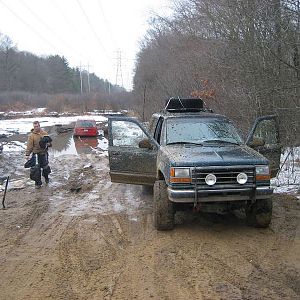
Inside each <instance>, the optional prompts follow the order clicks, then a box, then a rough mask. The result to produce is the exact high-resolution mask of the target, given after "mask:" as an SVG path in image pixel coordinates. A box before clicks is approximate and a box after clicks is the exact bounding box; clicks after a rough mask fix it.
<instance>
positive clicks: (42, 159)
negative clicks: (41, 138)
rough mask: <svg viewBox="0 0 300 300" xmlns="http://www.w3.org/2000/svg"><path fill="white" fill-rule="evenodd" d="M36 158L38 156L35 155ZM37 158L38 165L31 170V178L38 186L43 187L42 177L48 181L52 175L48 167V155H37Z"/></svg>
mask: <svg viewBox="0 0 300 300" xmlns="http://www.w3.org/2000/svg"><path fill="white" fill-rule="evenodd" d="M34 156H36V154H34ZM37 157H38V165H35V166H34V167H31V168H30V178H31V179H32V180H34V181H35V184H36V185H42V178H41V175H43V176H44V177H45V180H46V181H47V180H48V179H49V178H48V175H49V174H50V173H51V169H50V167H49V165H48V153H45V154H37ZM41 169H42V172H41Z"/></svg>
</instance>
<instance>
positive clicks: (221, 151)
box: [108, 98, 281, 230]
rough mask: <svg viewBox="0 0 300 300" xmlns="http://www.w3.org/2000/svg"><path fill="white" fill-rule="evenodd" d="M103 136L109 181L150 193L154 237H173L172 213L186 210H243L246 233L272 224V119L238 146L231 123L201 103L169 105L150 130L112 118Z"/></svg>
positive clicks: (275, 154)
mask: <svg viewBox="0 0 300 300" xmlns="http://www.w3.org/2000/svg"><path fill="white" fill-rule="evenodd" d="M108 132H109V148H108V153H109V164H110V177H111V181H112V182H120V183H130V184H140V185H150V186H154V193H153V194H154V216H155V227H156V228H157V229H158V230H170V229H172V228H173V227H174V216H175V213H176V211H178V210H183V209H184V210H185V209H188V208H191V209H194V210H196V211H204V212H216V213H225V212H228V211H230V210H235V209H241V208H244V209H245V212H246V221H247V223H248V224H249V225H252V226H255V227H267V226H268V225H269V224H270V222H271V217H272V200H271V196H272V193H273V189H272V188H271V187H270V177H271V176H275V175H276V173H277V171H278V168H279V159H280V153H281V149H280V145H279V132H278V123H277V118H276V116H264V117H260V118H258V119H257V120H256V121H255V123H254V125H253V128H252V130H251V131H250V134H249V136H248V138H247V140H246V142H243V140H242V138H241V137H240V135H239V133H238V130H237V129H236V127H235V126H234V124H233V122H232V121H231V120H230V119H228V118H227V117H225V116H223V115H219V114H214V113H212V112H210V111H207V110H205V109H204V108H203V102H202V100H201V99H173V98H172V99H170V100H169V101H168V103H167V105H166V107H165V109H164V110H163V111H161V112H159V113H155V114H154V115H153V116H152V118H151V120H150V122H149V125H148V126H145V124H143V123H141V122H139V121H138V120H136V119H134V118H129V117H110V118H109V124H108Z"/></svg>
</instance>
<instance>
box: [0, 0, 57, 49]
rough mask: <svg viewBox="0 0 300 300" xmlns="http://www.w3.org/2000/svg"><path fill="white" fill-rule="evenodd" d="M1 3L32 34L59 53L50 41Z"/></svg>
mask: <svg viewBox="0 0 300 300" xmlns="http://www.w3.org/2000/svg"><path fill="white" fill-rule="evenodd" d="M0 3H1V4H2V5H3V6H4V7H5V8H6V9H7V10H9V11H10V13H11V14H13V15H14V16H15V17H16V18H17V19H19V21H21V22H22V23H23V24H24V25H26V26H27V27H28V28H29V29H30V30H31V31H32V32H34V33H35V34H36V35H37V36H38V37H39V38H40V39H42V40H43V41H44V42H46V43H47V44H48V45H49V46H51V47H52V48H53V49H54V50H55V51H56V52H58V53H59V50H58V49H57V48H56V46H54V45H53V44H52V43H50V42H49V41H48V40H46V39H45V38H44V37H43V36H42V35H41V34H40V33H39V32H38V31H36V30H35V28H33V27H32V26H31V25H29V24H28V23H27V22H26V21H24V20H23V19H22V18H21V17H20V16H19V15H18V14H16V13H15V12H14V11H13V10H12V9H11V8H10V7H9V6H8V5H7V4H5V3H4V2H3V1H2V0H0Z"/></svg>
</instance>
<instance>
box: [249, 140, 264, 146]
mask: <svg viewBox="0 0 300 300" xmlns="http://www.w3.org/2000/svg"><path fill="white" fill-rule="evenodd" d="M265 143H266V142H265V140H264V139H262V138H253V140H252V141H251V142H250V143H249V146H250V147H253V148H256V147H263V146H264V145H265Z"/></svg>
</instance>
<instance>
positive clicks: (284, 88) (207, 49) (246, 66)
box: [134, 0, 300, 136]
mask: <svg viewBox="0 0 300 300" xmlns="http://www.w3.org/2000/svg"><path fill="white" fill-rule="evenodd" d="M171 3H172V14H171V15H170V16H168V17H164V16H160V15H156V16H154V17H153V18H152V20H151V23H150V29H149V30H148V33H147V36H146V37H145V39H144V40H143V41H142V43H141V49H140V52H139V54H138V57H137V64H136V70H135V77H134V94H135V101H136V102H137V103H140V105H139V107H141V111H140V114H142V113H143V112H142V110H143V111H144V112H146V115H150V114H151V113H152V112H153V111H154V110H157V109H161V108H162V107H163V106H164V103H165V100H166V99H167V98H169V97H174V96H175V97H176V96H181V97H187V96H188V97H190V96H194V97H197V96H198V97H201V98H203V99H204V100H205V102H206V104H207V106H208V107H210V108H213V109H214V110H215V111H216V112H219V113H222V114H226V115H228V116H230V117H232V118H233V119H235V120H236V121H237V122H238V123H239V124H240V126H243V128H244V129H247V128H249V126H250V124H252V122H253V120H254V118H255V117H257V116H260V115H266V114H273V113H277V114H279V115H280V116H281V119H282V120H281V121H282V124H283V127H285V128H286V129H287V131H293V130H294V131H295V130H298V136H299V119H300V113H299V107H300V59H299V57H300V0H229V1H228V0H179V1H176V0H173V1H171ZM287 116H288V117H287Z"/></svg>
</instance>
